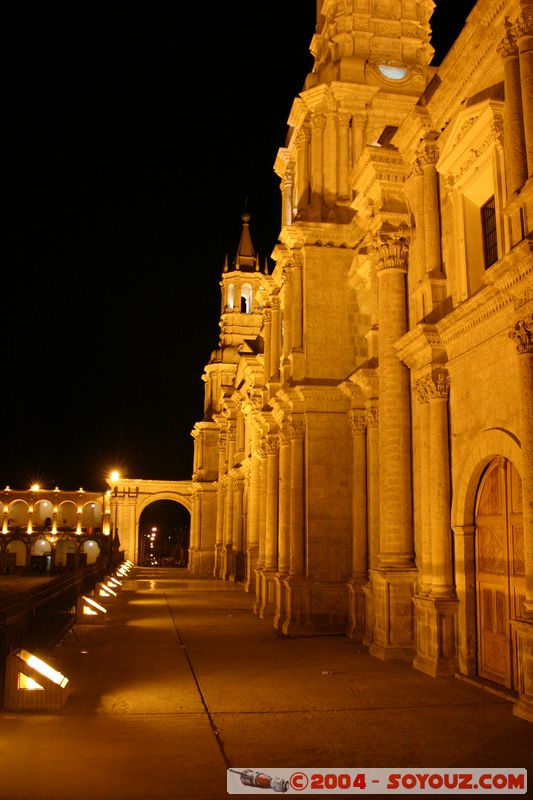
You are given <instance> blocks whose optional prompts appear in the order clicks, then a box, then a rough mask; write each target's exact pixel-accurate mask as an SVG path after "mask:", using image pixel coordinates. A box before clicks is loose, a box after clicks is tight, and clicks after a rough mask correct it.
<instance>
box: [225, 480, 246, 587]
mask: <svg viewBox="0 0 533 800" xmlns="http://www.w3.org/2000/svg"><path fill="white" fill-rule="evenodd" d="M243 492H244V478H243V476H242V475H240V474H238V473H237V474H235V475H234V477H233V526H232V527H233V541H232V553H231V570H230V574H229V576H228V577H229V578H230V579H231V580H233V581H241V580H242V578H243V575H244V569H243V552H242V533H243V531H242V523H243Z"/></svg>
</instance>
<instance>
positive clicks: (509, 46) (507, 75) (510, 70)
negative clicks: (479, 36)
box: [499, 24, 527, 199]
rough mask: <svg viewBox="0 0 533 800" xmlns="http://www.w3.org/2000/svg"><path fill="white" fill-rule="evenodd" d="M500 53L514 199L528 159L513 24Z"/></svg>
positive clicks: (508, 168) (506, 144)
mask: <svg viewBox="0 0 533 800" xmlns="http://www.w3.org/2000/svg"><path fill="white" fill-rule="evenodd" d="M499 52H500V55H501V57H502V59H503V69H504V82H505V107H504V119H503V128H504V147H505V173H506V179H507V196H508V197H509V199H510V198H512V196H513V195H514V194H515V192H517V191H518V190H519V189H520V188H521V187H522V186H523V185H524V183H525V182H526V180H527V158H526V149H525V140H524V118H523V108H522V92H521V88H520V62H519V59H518V45H517V42H516V35H515V32H514V31H513V29H512V27H511V26H510V25H509V24H508V25H507V26H506V31H505V36H504V38H503V40H502V42H501V44H500V47H499Z"/></svg>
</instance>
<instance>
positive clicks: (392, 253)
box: [372, 232, 409, 271]
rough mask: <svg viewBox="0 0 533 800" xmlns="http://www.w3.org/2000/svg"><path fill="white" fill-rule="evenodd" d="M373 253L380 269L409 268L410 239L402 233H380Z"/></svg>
mask: <svg viewBox="0 0 533 800" xmlns="http://www.w3.org/2000/svg"><path fill="white" fill-rule="evenodd" d="M372 255H373V256H374V258H375V260H376V261H377V262H378V269H379V270H385V269H401V270H404V271H406V270H407V262H408V257H409V240H408V238H407V237H406V236H404V235H403V234H402V233H400V232H398V233H394V234H388V233H385V234H384V233H379V234H378V235H377V237H376V239H375V241H374V245H373V247H372Z"/></svg>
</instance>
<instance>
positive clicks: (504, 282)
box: [404, 240, 533, 347]
mask: <svg viewBox="0 0 533 800" xmlns="http://www.w3.org/2000/svg"><path fill="white" fill-rule="evenodd" d="M489 273H491V274H490V276H489ZM484 280H485V282H486V283H489V281H490V284H489V285H487V286H486V287H485V288H484V289H482V290H481V291H479V292H477V293H476V294H475V295H473V296H472V297H469V298H468V300H465V301H464V302H463V303H461V304H460V305H459V306H457V308H455V309H454V310H453V311H451V312H450V313H449V314H448V315H447V316H446V317H444V319H442V320H441V321H440V322H438V323H437V326H436V327H437V329H438V331H439V334H440V337H441V340H442V343H443V345H444V346H445V347H448V346H449V345H451V343H452V342H453V341H455V340H458V339H461V338H462V337H463V336H469V337H470V336H471V334H472V332H473V331H478V332H479V328H480V326H481V324H482V323H483V322H485V321H486V320H488V319H490V318H491V317H493V316H494V315H496V314H499V313H501V312H502V311H507V310H509V311H510V312H511V313H513V312H514V310H515V309H516V308H518V309H521V308H523V315H526V314H528V313H529V308H528V307H527V306H529V307H531V305H530V303H531V300H530V301H524V296H525V295H528V293H531V292H532V290H533V242H530V241H528V240H526V241H524V242H521V243H520V244H519V245H517V246H516V247H515V248H513V250H511V252H510V253H507V254H506V255H505V256H503V258H502V259H500V261H499V262H498V264H495V265H494V267H491V269H490V270H488V272H487V274H486V276H485V278H484ZM530 296H531V297H533V295H531V294H530ZM521 316H522V313H521ZM479 333H480V335H481V332H479ZM404 338H405V337H404Z"/></svg>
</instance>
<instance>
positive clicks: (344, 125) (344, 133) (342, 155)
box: [337, 112, 350, 200]
mask: <svg viewBox="0 0 533 800" xmlns="http://www.w3.org/2000/svg"><path fill="white" fill-rule="evenodd" d="M349 126H350V114H347V113H343V112H341V113H339V114H338V115H337V141H338V146H339V155H338V163H339V167H338V170H339V171H338V175H339V185H338V187H337V195H338V198H339V200H348V199H349V198H350V184H349V180H348V179H349V176H350V159H349V148H348V141H349V139H348V133H349Z"/></svg>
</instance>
